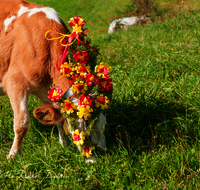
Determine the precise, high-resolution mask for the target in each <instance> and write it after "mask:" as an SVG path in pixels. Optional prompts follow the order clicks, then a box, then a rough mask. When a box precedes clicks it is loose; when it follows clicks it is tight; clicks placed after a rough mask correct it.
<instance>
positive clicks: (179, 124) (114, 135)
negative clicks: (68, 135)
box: [0, 1, 200, 190]
mask: <svg viewBox="0 0 200 190" xmlns="http://www.w3.org/2000/svg"><path fill="white" fill-rule="evenodd" d="M38 2H39V1H38ZM45 2H46V1H45ZM51 2H53V1H51ZM81 2H82V1H81ZM69 3H70V2H69ZM52 6H53V5H52ZM66 6H67V5H66ZM71 6H72V5H71ZM63 7H64V6H63ZM73 7H74V5H73ZM55 8H56V6H55ZM59 9H60V8H59V7H57V8H56V10H59ZM61 9H64V8H61ZM188 27H189V28H188ZM199 29H200V14H199V12H198V11H190V12H183V13H182V14H180V16H178V17H174V18H173V19H169V20H165V21H164V22H155V23H151V24H148V25H145V26H137V27H132V28H130V29H128V30H126V31H118V32H116V33H114V34H112V35H107V34H103V33H101V35H100V34H99V33H96V35H95V36H94V35H93V36H92V38H93V44H95V45H98V46H99V49H100V52H101V54H102V57H103V61H104V62H106V63H108V64H110V65H111V66H112V69H113V71H112V78H113V84H114V92H113V101H112V106H111V107H110V108H109V109H108V110H107V111H106V115H107V125H106V131H105V135H106V140H107V153H106V154H105V155H97V156H98V158H99V163H97V164H85V163H84V158H83V157H82V156H80V153H79V152H78V150H77V148H76V146H75V145H73V144H71V145H70V146H69V147H68V148H63V147H61V146H60V144H59V142H58V131H57V127H56V126H45V125H42V124H41V123H39V122H38V121H37V120H36V119H35V118H34V117H33V114H32V111H33V110H34V108H35V107H37V106H38V105H40V103H39V101H38V100H37V98H35V97H33V96H31V97H30V99H29V112H30V115H31V128H30V131H29V132H28V134H27V135H26V136H25V139H24V142H23V147H22V153H23V154H22V157H17V158H16V159H15V160H7V159H6V156H7V154H8V153H9V149H10V147H11V145H12V141H13V139H14V133H13V112H12V109H11V106H10V103H9V100H8V98H7V97H1V98H0V142H1V143H0V188H1V189H136V190H138V189H148V190H149V189H185V190H188V189H199V188H200V177H199V176H200V170H199V168H200V155H199V152H200V110H199V109H200V88H199V85H200V69H199V60H200V46H199V40H200V37H199V35H200V32H199ZM194 31H195V32H194Z"/></svg>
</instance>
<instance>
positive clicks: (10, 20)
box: [4, 16, 16, 31]
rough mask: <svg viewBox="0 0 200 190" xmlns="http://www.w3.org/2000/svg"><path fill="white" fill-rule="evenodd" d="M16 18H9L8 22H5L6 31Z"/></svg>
mask: <svg viewBox="0 0 200 190" xmlns="http://www.w3.org/2000/svg"><path fill="white" fill-rule="evenodd" d="M15 18H16V16H11V17H10V18H7V19H6V20H4V26H5V29H4V30H5V31H6V30H7V29H8V27H9V26H10V24H11V23H12V21H13V20H15Z"/></svg>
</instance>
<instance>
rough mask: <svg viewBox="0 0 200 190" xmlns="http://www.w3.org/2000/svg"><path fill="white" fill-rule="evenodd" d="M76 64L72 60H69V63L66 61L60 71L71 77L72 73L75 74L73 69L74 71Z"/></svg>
mask: <svg viewBox="0 0 200 190" xmlns="http://www.w3.org/2000/svg"><path fill="white" fill-rule="evenodd" d="M74 70H75V69H74V66H73V64H72V63H71V61H69V63H67V62H65V63H64V64H63V65H61V69H60V72H61V73H62V74H63V75H64V76H66V77H70V76H71V75H73V74H74V73H73V71H74Z"/></svg>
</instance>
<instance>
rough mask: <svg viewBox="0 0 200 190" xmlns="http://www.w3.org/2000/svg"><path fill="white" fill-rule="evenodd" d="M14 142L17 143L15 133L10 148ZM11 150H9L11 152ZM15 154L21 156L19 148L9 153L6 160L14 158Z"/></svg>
mask: <svg viewBox="0 0 200 190" xmlns="http://www.w3.org/2000/svg"><path fill="white" fill-rule="evenodd" d="M16 141H17V139H16V133H15V138H14V142H13V145H12V148H13V146H14V145H15V143H16ZM12 148H11V150H12ZM16 154H19V155H21V147H20V146H19V147H17V148H16V149H15V150H14V151H10V153H9V155H8V156H7V159H11V158H14V157H15V155H16Z"/></svg>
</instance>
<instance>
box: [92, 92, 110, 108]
mask: <svg viewBox="0 0 200 190" xmlns="http://www.w3.org/2000/svg"><path fill="white" fill-rule="evenodd" d="M95 104H96V107H97V108H98V107H99V106H101V109H105V108H108V107H109V106H108V105H109V104H110V100H108V97H107V96H105V97H104V96H103V94H100V96H97V98H96V100H95Z"/></svg>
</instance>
